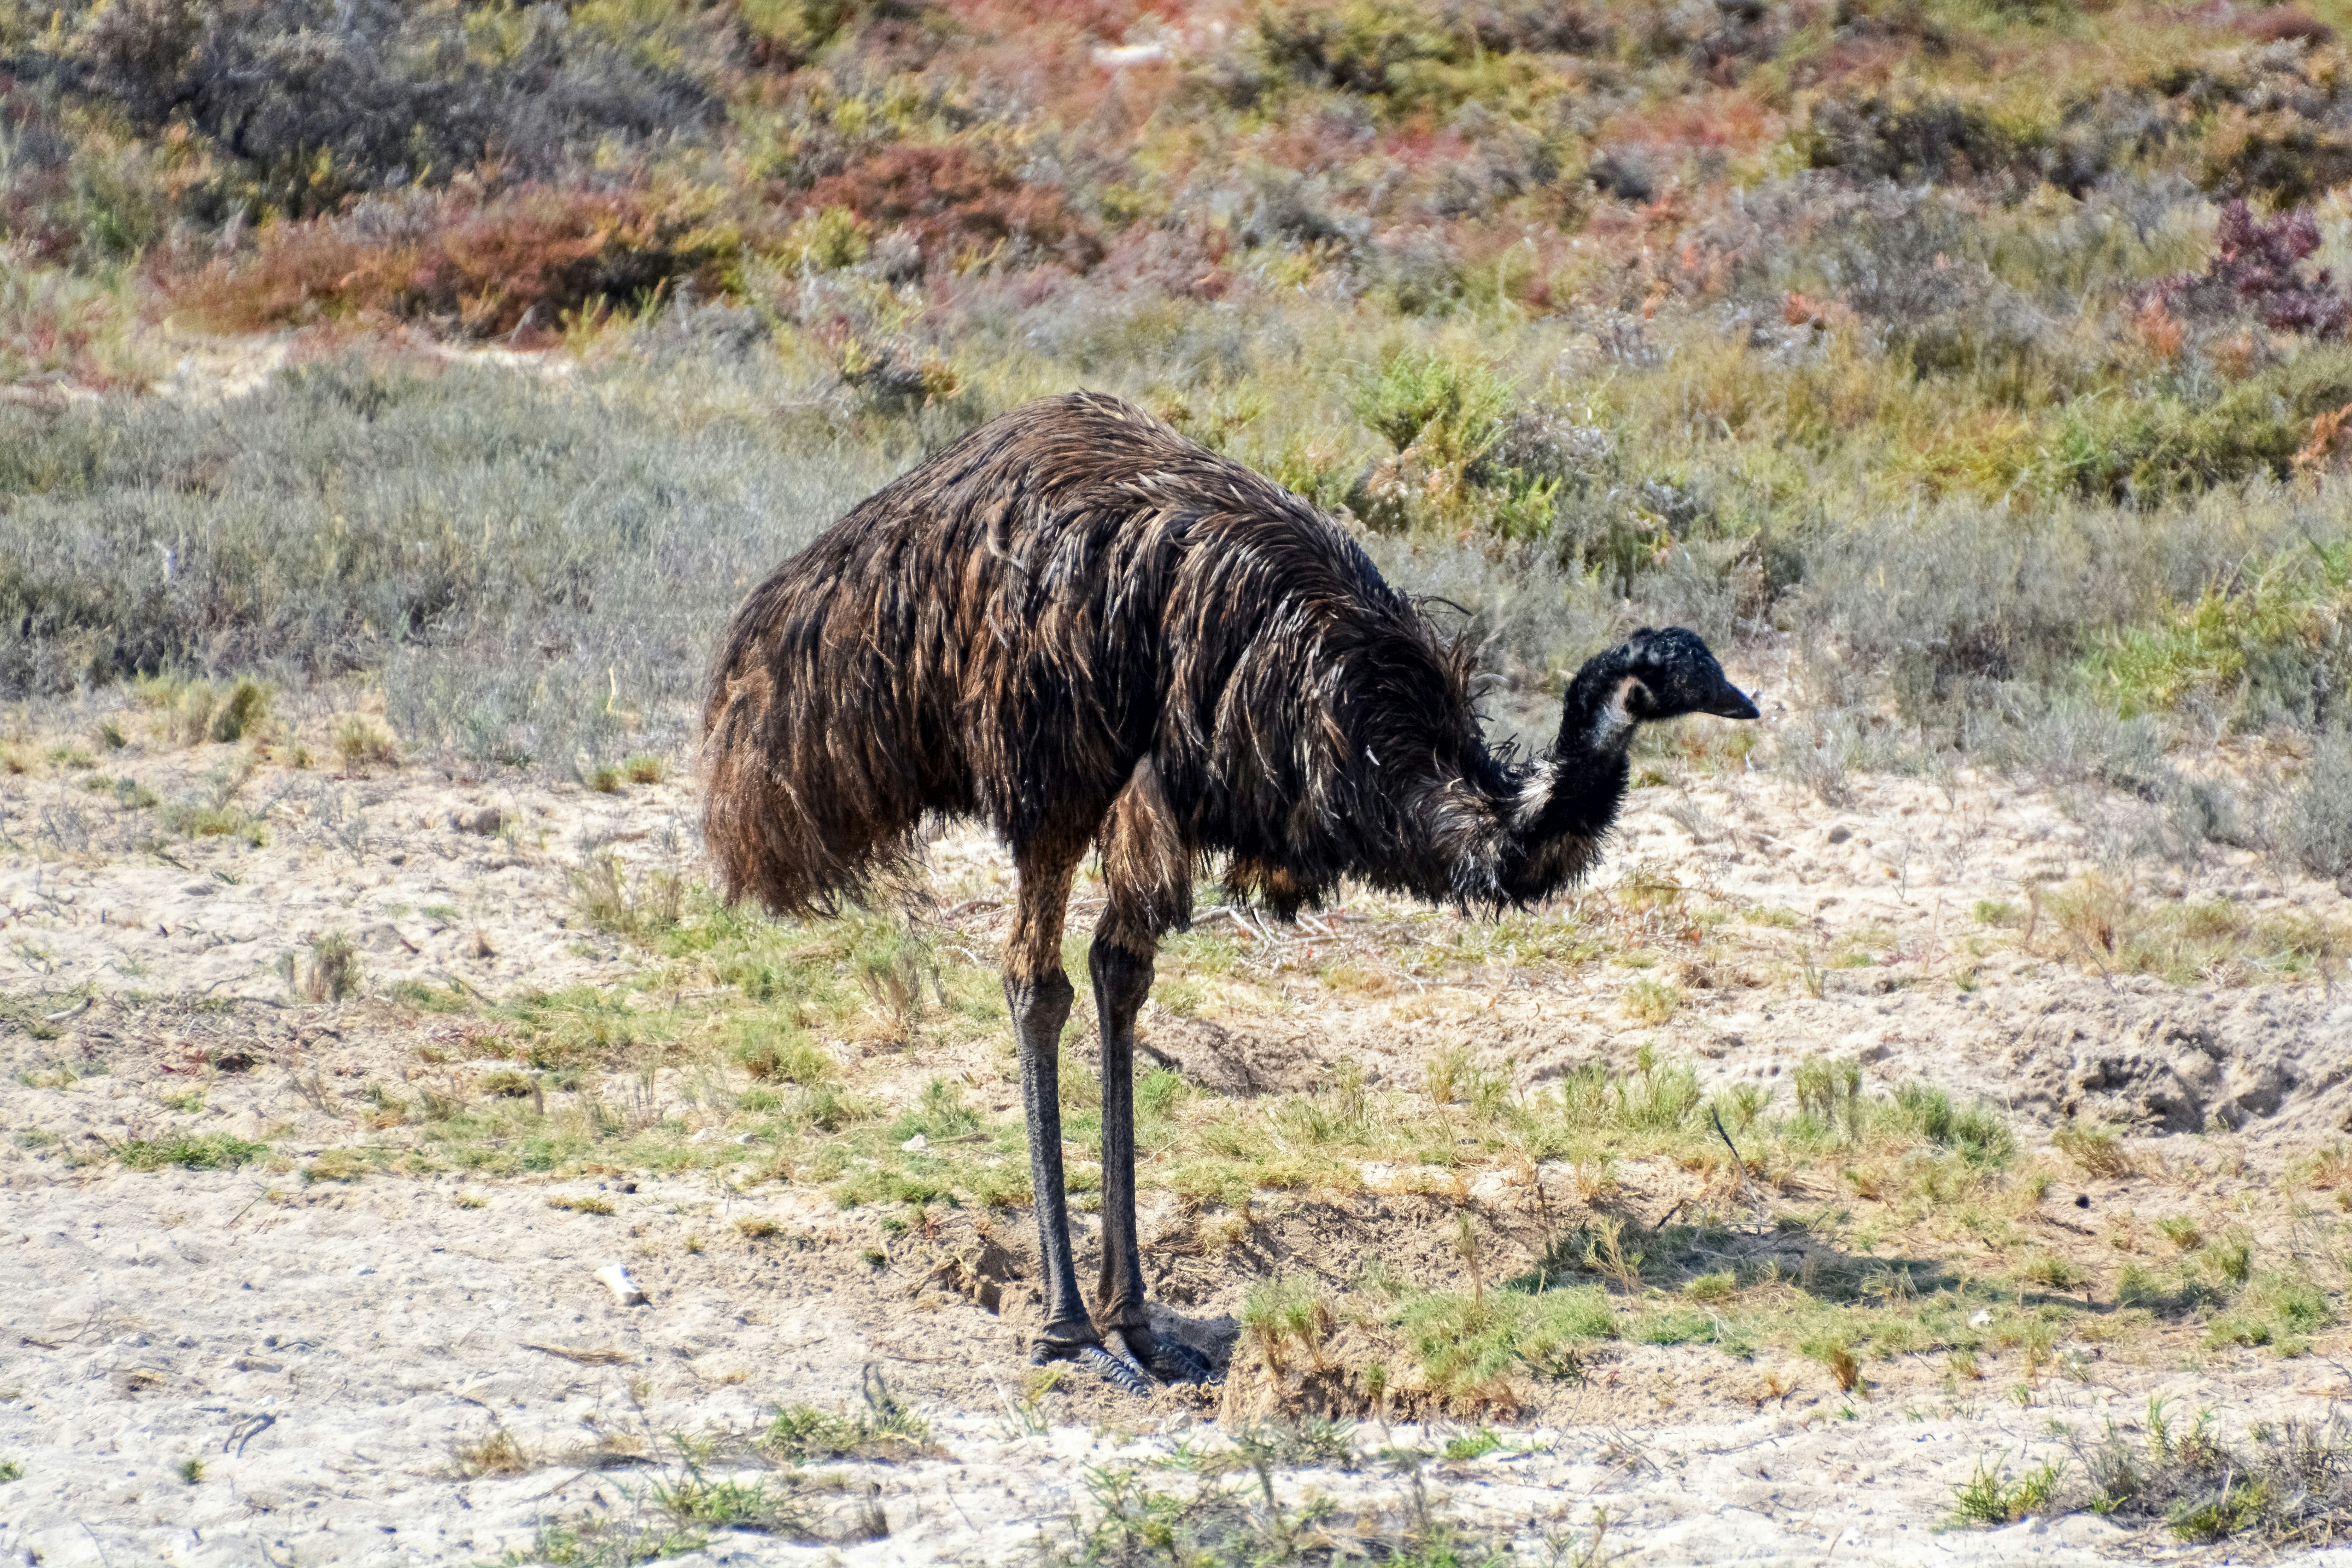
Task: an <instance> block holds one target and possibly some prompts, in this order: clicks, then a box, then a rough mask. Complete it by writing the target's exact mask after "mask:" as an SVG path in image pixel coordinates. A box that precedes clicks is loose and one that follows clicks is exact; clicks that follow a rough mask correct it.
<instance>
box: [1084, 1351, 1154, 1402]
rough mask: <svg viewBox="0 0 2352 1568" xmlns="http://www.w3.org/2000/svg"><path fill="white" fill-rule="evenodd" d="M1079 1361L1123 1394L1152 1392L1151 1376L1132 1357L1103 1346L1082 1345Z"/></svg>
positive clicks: (1146, 1393)
mask: <svg viewBox="0 0 2352 1568" xmlns="http://www.w3.org/2000/svg"><path fill="white" fill-rule="evenodd" d="M1077 1359H1078V1360H1079V1361H1081V1362H1084V1363H1086V1364H1087V1365H1088V1366H1090V1367H1092V1368H1094V1369H1095V1370H1096V1371H1097V1372H1098V1373H1102V1374H1103V1377H1104V1378H1105V1379H1106V1380H1107V1381H1108V1382H1109V1383H1110V1384H1111V1385H1112V1386H1113V1387H1115V1388H1118V1390H1120V1391H1121V1392H1122V1393H1126V1394H1139V1395H1148V1394H1150V1392H1151V1379H1150V1375H1149V1374H1147V1373H1145V1372H1144V1370H1143V1369H1142V1368H1141V1367H1139V1366H1138V1365H1137V1364H1136V1363H1135V1362H1134V1360H1133V1359H1132V1358H1131V1357H1129V1356H1124V1355H1121V1354H1119V1353H1118V1352H1115V1351H1109V1350H1106V1349H1104V1348H1103V1347H1102V1346H1101V1345H1081V1346H1079V1347H1078V1355H1077Z"/></svg>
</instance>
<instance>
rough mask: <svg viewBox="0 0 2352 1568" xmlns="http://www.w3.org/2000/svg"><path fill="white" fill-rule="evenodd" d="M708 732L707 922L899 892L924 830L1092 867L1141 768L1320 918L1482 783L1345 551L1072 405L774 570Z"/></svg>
mask: <svg viewBox="0 0 2352 1568" xmlns="http://www.w3.org/2000/svg"><path fill="white" fill-rule="evenodd" d="M703 732H704V751H705V763H704V765H705V769H706V772H707V775H708V779H709V797H708V804H707V805H706V815H705V822H704V826H705V831H706V837H707V839H708V842H709V848H710V852H711V854H712V856H713V858H715V860H716V861H717V863H718V865H719V870H720V873H721V876H722V878H723V879H724V882H725V885H726V889H727V891H728V894H729V896H730V898H733V897H744V896H753V897H757V898H759V899H760V900H761V901H763V902H764V903H766V904H767V905H768V906H769V907H771V908H772V909H777V910H799V911H806V910H812V909H822V908H827V907H830V906H831V904H832V903H833V901H834V900H835V897H836V896H838V895H842V894H847V893H855V892H857V891H859V890H861V889H865V888H866V887H868V886H869V885H870V884H871V883H872V882H873V881H874V879H876V878H877V876H881V875H885V874H887V873H889V872H891V871H894V870H896V869H898V868H900V867H902V866H903V864H904V863H905V861H906V859H907V858H908V856H909V854H910V853H911V850H912V847H913V842H914V838H913V836H914V831H915V828H916V826H917V825H918V824H919V821H920V819H921V817H922V816H923V815H924V814H925V813H927V812H936V813H944V814H949V815H971V816H981V817H982V818H985V819H986V820H988V821H990V822H991V823H992V824H993V825H994V826H996V827H997V828H998V829H999V831H1001V832H1002V833H1003V834H1004V836H1005V837H1007V839H1008V840H1009V841H1010V842H1011V843H1012V844H1013V847H1014V848H1015V850H1016V851H1018V850H1021V849H1023V848H1024V847H1027V846H1029V845H1031V844H1034V843H1039V842H1042V841H1046V840H1053V839H1059V840H1061V841H1062V842H1064V843H1065V844H1066V845H1072V846H1075V845H1077V844H1082V843H1083V841H1084V840H1085V838H1086V837H1088V836H1090V835H1091V834H1092V833H1093V831H1094V829H1095V827H1096V826H1097V824H1098V823H1099V822H1100V820H1101V818H1102V816H1103V814H1104V813H1105V811H1106V810H1107V809H1108V806H1109V805H1110V803H1111V801H1112V799H1113V798H1114V797H1115V796H1116V795H1117V794H1118V790H1119V789H1120V788H1121V787H1122V786H1123V785H1124V784H1126V783H1127V781H1128V779H1129V775H1130V774H1131V773H1132V772H1133V770H1134V768H1135V766H1136V763H1137V762H1138V761H1139V759H1141V758H1143V757H1145V756H1147V755H1149V756H1150V757H1151V758H1152V759H1153V761H1154V763H1155V765H1156V767H1157V769H1158V772H1159V775H1160V784H1161V786H1162V788H1163V789H1164V790H1165V791H1166V795H1167V798H1168V800H1169V802H1170V803H1171V805H1172V807H1173V808H1174V810H1175V812H1176V815H1177V816H1178V817H1179V819H1180V820H1181V821H1182V822H1183V823H1184V824H1185V826H1186V831H1187V832H1188V833H1189V834H1190V835H1191V836H1192V844H1193V847H1195V848H1197V849H1199V850H1201V851H1213V850H1224V851H1230V852H1232V853H1233V854H1234V856H1235V857H1236V858H1237V859H1238V860H1241V861H1244V862H1262V863H1264V864H1265V865H1267V866H1269V867H1279V868H1285V869H1286V870H1287V871H1288V872H1289V873H1290V876H1289V878H1288V879H1287V880H1288V884H1289V885H1296V886H1303V887H1306V888H1307V889H1313V888H1316V887H1320V886H1324V885H1328V882H1329V881H1330V880H1331V879H1334V878H1336V877H1337V876H1338V875H1339V874H1341V873H1343V872H1346V871H1348V870H1350V869H1356V870H1362V869H1365V868H1367V865H1368V862H1378V861H1383V860H1385V861H1393V859H1394V857H1395V852H1396V851H1397V850H1398V849H1399V848H1400V847H1405V846H1406V845H1407V844H1408V843H1409V842H1412V841H1417V840H1418V838H1419V837H1425V835H1422V836H1416V835H1413V834H1411V833H1408V832H1406V831H1405V827H1406V823H1405V821H1404V817H1405V816H1409V815H1411V814H1412V813H1413V812H1415V811H1416V810H1417V809H1419V808H1420V807H1421V806H1422V805H1424V804H1425V802H1423V801H1422V800H1419V799H1417V798H1415V797H1416V795H1419V794H1425V793H1426V792H1427V791H1429V790H1432V789H1436V790H1441V791H1442V790H1443V789H1444V787H1445V786H1446V784H1448V782H1449V781H1459V780H1462V779H1464V778H1465V776H1466V775H1474V774H1475V775H1481V776H1480V777H1479V782H1480V783H1482V784H1489V785H1492V784H1497V783H1499V781H1497V780H1496V779H1494V778H1493V777H1492V776H1491V775H1492V774H1493V773H1494V772H1495V764H1493V763H1491V762H1490V761H1488V759H1487V758H1486V752H1485V751H1484V749H1483V747H1481V746H1480V744H1479V743H1478V737H1477V734H1476V726H1475V719H1474V718H1473V717H1472V714H1471V707H1470V702H1469V700H1468V692H1467V683H1466V670H1465V664H1464V660H1463V658H1461V656H1460V654H1459V652H1458V650H1457V649H1455V648H1454V647H1449V646H1447V645H1444V644H1441V643H1440V642H1438V641H1437V639H1436V638H1435V637H1434V636H1433V633H1432V632H1431V630H1430V628H1429V626H1428V625H1427V623H1426V622H1425V621H1424V620H1423V617H1422V616H1421V615H1420V614H1419V613H1418V612H1417V611H1416V610H1415V609H1414V608H1413V607H1412V605H1410V604H1409V603H1407V602H1406V601H1405V600H1404V599H1403V598H1402V596H1400V595H1397V594H1396V593H1395V592H1394V591H1392V590H1391V589H1390V588H1389V587H1388V585H1387V584H1385V583H1383V582H1382V581H1381V577H1380V574H1378V572H1377V571H1375V570H1374V569H1373V567H1372V565H1371V563H1370V560H1369V559H1368V558H1367V557H1366V556H1365V555H1364V553H1363V552H1362V551H1361V550H1360V549H1359V548H1358V547H1357V546H1356V544H1355V543H1354V542H1353V541H1352V540H1350V539H1349V538H1348V536H1347V535H1346V534H1345V533H1344V532H1342V531H1340V530H1339V528H1337V527H1336V526H1335V525H1333V524H1332V523H1331V522H1330V521H1328V519H1326V518H1324V517H1323V516H1321V515H1320V514H1319V513H1318V512H1317V511H1315V510H1314V509H1312V508H1311V507H1309V506H1307V504H1306V503H1305V502H1304V501H1302V500H1299V499H1298V498H1297V497H1296V496H1293V495H1291V494H1290V493H1289V492H1288V491H1286V490H1285V489H1282V488H1281V487H1279V486H1277V485H1275V484H1273V483H1271V482H1269V481H1268V480H1266V479H1262V478H1260V477H1259V476H1258V475H1256V474H1255V473H1253V472H1251V471H1250V470H1249V469H1247V468H1244V467H1242V466H1241V465H1239V464H1237V463H1234V462H1232V461H1230V460H1228V459H1226V458H1220V457H1218V456H1216V455H1215V454H1213V453H1211V452H1208V451H1206V450H1204V449H1202V447H1198V446H1196V445H1194V444H1193V443H1192V442H1190V441H1188V440H1186V439H1184V438H1183V437H1181V436H1180V435H1178V434H1177V433H1176V432H1175V431H1174V430H1172V429H1171V428H1170V427H1169V426H1166V425H1164V424H1162V423H1160V421H1159V420H1156V419H1154V418H1152V417H1151V416H1149V415H1147V414H1145V413H1143V412H1142V411H1141V410H1139V409H1137V408H1135V407H1133V406H1131V405H1128V404H1126V403H1123V402H1120V401H1119V400H1118V399H1116V398H1112V397H1107V396H1100V395H1091V394H1074V395H1068V396H1064V397H1057V398H1048V399H1045V400H1043V401H1040V402H1036V403H1032V404H1029V405H1025V406H1024V407H1022V408H1019V409H1016V410H1014V411H1013V412H1012V413H1010V414H1007V415H1005V416H1003V417H1002V418H999V419H997V420H995V421H993V422H992V423H991V424H989V425H987V426H983V427H982V428H981V429H979V430H977V431H975V432H973V433H972V434H971V436H969V437H965V438H964V439H963V440H961V441H960V442H958V443H957V444H956V445H955V446H953V447H950V448H949V449H948V450H946V451H944V452H942V453H940V454H939V455H938V456H936V457H934V458H931V459H929V461H927V462H925V463H923V464H921V465H920V466H919V467H917V468H914V469H912V470H910V471H909V472H908V473H907V474H905V475H903V476H901V477H900V478H899V479H896V480H894V481H893V482H891V483H890V484H889V485H887V486H885V487H884V488H883V489H880V490H877V492H875V494H874V495H872V496H871V497H869V498H868V499H867V500H865V501H864V502H862V503H860V504H859V505H858V506H857V507H856V509H855V510H852V511H851V512H850V513H849V514H848V515H847V516H845V517H844V518H843V519H842V520H841V521H839V522H837V523H835V524H834V526H833V527H831V528H829V529H827V530H826V531H824V533H823V534H822V535H820V536H819V537H818V538H817V540H816V541H815V542H814V543H813V544H811V545H810V546H809V547H808V549H806V550H805V551H803V552H802V553H800V554H799V555H796V556H794V557H793V558H792V559H791V560H789V561H787V562H785V563H783V564H782V566H780V567H778V568H777V570H776V571H775V573H774V574H772V575H771V576H770V577H769V578H768V579H767V581H766V582H764V583H762V584H761V585H760V586H759V587H758V588H757V589H755V590H754V591H753V592H752V593H751V595H750V597H749V598H748V599H746V601H745V602H744V604H743V605H742V607H741V608H740V610H738V611H737V613H736V615H735V617H734V620H733V622H732V624H731V625H730V627H729V628H728V631H727V634H726V637H725V639H724V641H723V643H722V644H721V647H720V651H719V660H718V667H717V670H716V673H715V674H714V676H713V679H712V682H711V687H710V692H709V699H708V700H707V702H706V704H705V708H704V713H703ZM1382 757H1386V758H1388V759H1390V762H1389V764H1388V771H1387V773H1386V776H1385V777H1383V776H1382V764H1381V758H1382ZM1414 761H1418V762H1419V763H1421V764H1422V765H1420V766H1415V767H1412V768H1411V770H1410V771H1411V774H1412V776H1411V777H1407V776H1405V774H1404V773H1401V772H1400V771H1399V768H1398V764H1400V763H1410V762H1414ZM1429 764H1434V770H1433V772H1432V770H1431V768H1430V766H1429ZM1423 775H1427V776H1423ZM1400 786H1402V787H1400ZM1425 847H1426V848H1428V849H1436V848H1437V847H1438V846H1435V845H1428V846H1425ZM1386 869H1387V871H1388V873H1389V874H1388V875H1386V876H1383V877H1382V878H1381V879H1382V880H1393V879H1397V877H1398V874H1399V873H1400V872H1401V871H1406V869H1407V868H1400V867H1397V866H1395V865H1393V864H1390V865H1387V867H1386ZM1433 869H1434V867H1433ZM1403 879H1404V880H1405V881H1407V882H1409V883H1417V882H1418V881H1419V880H1420V879H1418V878H1415V877H1412V876H1411V875H1410V874H1409V872H1408V873H1407V874H1406V875H1405V876H1404V877H1403ZM1438 890H1441V891H1442V890H1443V889H1438Z"/></svg>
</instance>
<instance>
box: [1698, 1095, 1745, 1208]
mask: <svg viewBox="0 0 2352 1568" xmlns="http://www.w3.org/2000/svg"><path fill="white" fill-rule="evenodd" d="M1706 1119H1707V1120H1708V1121H1712V1122H1714V1123H1715V1135H1716V1136H1717V1137H1718V1138H1720V1139H1722V1140H1723V1146H1724V1147H1725V1148H1727V1149H1728V1150H1730V1151H1731V1168H1732V1169H1733V1170H1735V1171H1737V1172H1738V1173H1739V1191H1740V1194H1741V1195H1742V1196H1744V1197H1746V1198H1747V1199H1748V1201H1749V1202H1751V1203H1753V1202H1754V1201H1755V1196H1756V1194H1755V1193H1754V1191H1753V1190H1752V1189H1751V1188H1750V1187H1749V1185H1748V1162H1747V1161H1745V1160H1743V1159H1741V1158H1740V1157H1739V1145H1738V1144H1737V1143H1734V1142H1732V1141H1731V1134H1730V1133H1728V1132H1726V1131H1724V1130H1723V1113H1722V1112H1721V1111H1719V1110H1716V1108H1715V1107H1714V1106H1713V1105H1712V1104H1710V1105H1709V1106H1708V1107H1707V1108H1706Z"/></svg>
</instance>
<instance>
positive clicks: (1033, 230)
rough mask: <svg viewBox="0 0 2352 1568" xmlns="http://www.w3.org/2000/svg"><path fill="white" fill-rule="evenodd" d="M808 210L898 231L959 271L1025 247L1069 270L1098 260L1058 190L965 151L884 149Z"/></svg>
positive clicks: (823, 184)
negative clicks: (835, 211)
mask: <svg viewBox="0 0 2352 1568" xmlns="http://www.w3.org/2000/svg"><path fill="white" fill-rule="evenodd" d="M807 204H808V206H809V208H810V209H811V210H815V211H821V210H823V209H824V208H825V207H833V206H838V207H846V208H848V209H849V210H850V211H851V212H853V213H855V214H856V215H857V216H858V217H859V218H861V219H863V220H864V221H865V222H866V223H868V224H871V225H873V226H875V227H876V228H903V229H906V230H908V232H910V233H912V234H913V235H914V236H915V237H916V238H917V240H918V241H919V243H920V244H921V246H922V247H923V256H924V258H925V259H926V260H927V261H938V260H945V261H948V262H950V263H951V264H953V265H955V266H957V267H959V268H961V267H964V266H968V265H970V264H971V263H972V262H974V261H976V260H979V259H982V258H985V257H987V256H988V255H990V254H991V253H992V252H994V251H996V250H997V249H999V248H1000V247H1008V246H1013V245H1024V246H1026V247H1031V248H1033V249H1034V250H1037V251H1040V252H1043V253H1044V257H1045V258H1050V259H1052V260H1055V261H1058V262H1060V263H1061V264H1062V265H1064V266H1066V267H1067V268H1070V269H1071V270H1073V271H1078V272H1083V271H1085V270H1086V269H1087V268H1090V267H1092V266H1093V265H1094V264H1095V263H1096V262H1097V261H1099V260H1101V259H1102V253H1103V247H1102V241H1101V240H1100V238H1098V237H1097V235H1096V233H1095V229H1094V226H1093V225H1092V224H1091V223H1089V222H1088V221H1087V219H1086V218H1085V217H1083V216H1080V215H1079V214H1077V213H1075V212H1072V211H1071V210H1070V206H1069V204H1068V202H1067V201H1066V200H1065V199H1064V197H1063V194H1062V189H1061V187H1060V186H1058V185H1045V184H1029V183H1027V182H1024V181H1023V180H1022V179H1021V178H1020V177H1019V176H1018V175H1016V174H1013V172H1012V171H1011V170H1009V169H1007V168H1005V167H1004V166H1003V164H1002V163H999V162H997V161H996V160H994V159H992V158H990V157H988V156H986V155H984V154H982V153H977V152H975V151H974V150H973V149H971V148H969V147H961V146H951V145H908V144H902V145H899V146H895V147H888V148H885V149H884V150H883V151H881V152H879V153H875V154H873V155H872V156H871V157H868V158H866V159H863V160H862V161H860V162H859V163H856V164H853V165H852V166H851V167H849V168H848V169H845V170H844V171H843V172H842V173H840V174H835V175H833V176H831V177H829V178H827V179H823V180H820V181H818V182H817V183H816V185H815V187H814V189H812V190H811V191H810V192H809V193H808V196H807Z"/></svg>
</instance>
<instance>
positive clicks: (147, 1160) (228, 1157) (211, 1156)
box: [113, 1132, 269, 1171]
mask: <svg viewBox="0 0 2352 1568" xmlns="http://www.w3.org/2000/svg"><path fill="white" fill-rule="evenodd" d="M113 1149H114V1154H115V1157H116V1158H117V1159H119V1160H121V1162H122V1163H124V1164H125V1165H127V1166H129V1167H130V1168H131V1170H134V1171H160V1170H162V1169H163V1168H164V1167H165V1166H167V1165H176V1166H178V1167H179V1168H180V1169H182V1170H184V1171H234V1170H236V1169H237V1168H238V1167H239V1166H241V1165H247V1164H250V1163H253V1162H254V1161H256V1160H258V1159H260V1158H261V1157H262V1156H263V1155H265V1154H267V1153H268V1152H269V1145H268V1144H267V1143H254V1142H247V1140H245V1139H243V1138H238V1137H236V1136H234V1135H233V1134H230V1133H226V1132H205V1133H185V1134H181V1135H179V1136H176V1137H171V1138H157V1139H134V1140H132V1141H131V1142H127V1143H120V1144H116V1145H114V1146H113Z"/></svg>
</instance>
